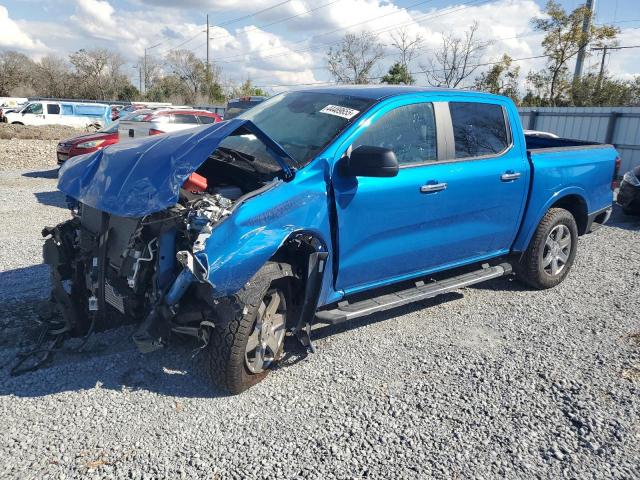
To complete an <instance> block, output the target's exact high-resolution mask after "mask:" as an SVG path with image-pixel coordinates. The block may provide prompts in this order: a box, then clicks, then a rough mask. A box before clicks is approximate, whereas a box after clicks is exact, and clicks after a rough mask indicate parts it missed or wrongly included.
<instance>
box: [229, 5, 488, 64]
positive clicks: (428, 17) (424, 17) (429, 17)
mask: <svg viewBox="0 0 640 480" xmlns="http://www.w3.org/2000/svg"><path fill="white" fill-rule="evenodd" d="M427 1H433V0H427ZM490 1H492V0H470V1H468V2H466V3H463V4H462V5H461V6H460V7H455V8H452V9H450V10H449V11H445V12H442V13H440V14H438V15H432V14H427V15H422V16H419V17H417V18H415V19H412V20H410V21H405V22H401V23H397V24H394V25H391V26H388V27H384V28H382V29H378V30H372V31H370V33H384V32H387V31H390V30H393V29H395V28H398V27H400V26H404V25H412V24H421V23H424V22H425V21H427V20H432V19H434V18H438V17H442V16H445V15H450V14H452V13H455V12H457V11H460V10H464V9H466V8H467V7H468V6H470V5H471V6H479V5H482V4H484V3H488V2H490ZM422 3H426V2H424V1H423V2H419V4H422ZM415 5H416V4H414V5H411V6H409V7H406V8H413V7H414V6H415ZM401 11H402V10H396V11H395V12H391V13H399V12H401ZM391 13H388V14H385V15H380V16H377V17H373V18H370V19H369V20H365V21H363V22H358V23H355V24H352V25H349V26H346V27H342V28H338V29H335V30H331V31H329V32H325V33H321V34H318V35H314V36H312V37H311V38H308V39H304V40H300V41H297V42H292V43H293V44H299V43H304V42H307V41H309V40H312V39H315V38H318V37H322V36H326V35H329V34H332V33H336V32H338V31H340V30H347V29H349V28H352V27H354V26H358V25H361V24H363V23H368V22H371V21H373V20H377V19H378V18H382V17H385V16H388V15H390V14H391ZM341 41H342V40H338V41H334V42H328V43H321V44H316V45H313V46H311V47H305V48H301V49H297V50H287V51H285V52H281V53H275V54H272V55H267V56H263V57H260V59H261V60H265V59H268V58H275V57H280V56H283V55H290V54H292V53H303V52H307V51H312V50H316V49H318V48H321V47H327V46H330V45H336V44H338V43H340V42H341ZM284 48H287V47H276V48H275V49H284ZM275 49H274V48H270V49H267V50H266V51H270V50H275ZM260 53H263V52H262V51H258V52H253V53H239V54H235V55H230V56H226V57H221V58H218V61H224V60H228V59H232V58H238V57H245V56H246V57H248V58H252V57H256V56H259V54H260Z"/></svg>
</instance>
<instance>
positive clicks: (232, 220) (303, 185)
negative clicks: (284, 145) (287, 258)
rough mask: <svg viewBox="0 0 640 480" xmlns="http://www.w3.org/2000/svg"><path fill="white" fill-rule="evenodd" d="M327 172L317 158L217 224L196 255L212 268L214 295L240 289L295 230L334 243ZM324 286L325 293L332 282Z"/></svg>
mask: <svg viewBox="0 0 640 480" xmlns="http://www.w3.org/2000/svg"><path fill="white" fill-rule="evenodd" d="M327 171H328V163H327V162H326V160H324V159H317V160H315V161H314V162H312V163H311V164H310V165H308V166H307V167H305V168H304V169H302V170H300V171H298V172H297V173H296V176H295V178H294V179H293V180H291V181H290V182H287V183H286V184H285V183H284V182H280V183H279V184H277V185H275V186H274V187H273V188H271V189H269V190H267V191H265V192H263V193H261V194H259V195H257V196H256V197H253V198H251V199H249V200H248V201H246V202H245V203H243V204H241V205H240V206H239V207H237V208H236V209H235V210H234V212H233V214H232V215H230V216H229V217H227V218H226V219H224V220H223V221H222V222H220V223H219V224H218V225H216V226H215V228H214V229H213V232H212V234H211V236H210V237H209V238H208V239H207V240H206V242H205V245H204V250H203V251H201V252H198V253H197V254H196V257H197V258H198V260H200V262H201V263H202V265H203V266H205V268H206V269H207V270H208V280H209V282H210V283H211V284H212V286H213V289H214V295H215V296H216V297H220V296H226V295H230V294H233V293H235V292H237V291H238V290H239V289H241V288H242V287H243V286H244V285H245V284H246V283H247V282H248V281H249V280H250V279H251V277H253V275H254V274H255V273H256V272H257V271H258V270H259V269H260V268H261V267H262V266H263V265H264V264H265V263H266V262H267V261H268V260H269V259H270V258H271V257H273V255H274V254H275V253H276V252H277V251H278V249H279V248H280V247H282V245H283V244H284V243H285V242H286V241H287V239H289V238H290V237H291V236H292V235H293V234H295V233H297V232H305V233H309V234H312V235H314V236H315V237H317V238H318V239H319V240H320V242H321V243H322V244H323V245H330V239H331V227H330V223H329V213H328V212H329V211H330V208H329V195H328V193H327V183H326V181H325V177H326V172H327ZM285 186H286V188H284V187H285ZM310 225H313V228H312V229H310V228H309V226H310ZM329 250H331V249H329ZM330 262H331V259H329V260H328V264H330ZM325 277H330V275H326V276H325ZM325 287H326V288H325V289H324V290H325V291H324V294H325V295H326V294H328V289H329V288H330V287H329V285H328V284H325Z"/></svg>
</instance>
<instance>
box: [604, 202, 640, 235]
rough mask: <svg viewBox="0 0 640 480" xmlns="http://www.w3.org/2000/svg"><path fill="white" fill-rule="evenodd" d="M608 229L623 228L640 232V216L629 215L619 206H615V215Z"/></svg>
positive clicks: (609, 222) (613, 214) (612, 216)
mask: <svg viewBox="0 0 640 480" xmlns="http://www.w3.org/2000/svg"><path fill="white" fill-rule="evenodd" d="M606 225H607V227H614V228H621V229H623V230H631V231H637V232H640V215H638V216H636V215H627V214H625V213H624V212H623V211H622V207H620V205H618V204H614V205H613V213H612V214H611V218H610V219H609V221H608V222H607V224H606Z"/></svg>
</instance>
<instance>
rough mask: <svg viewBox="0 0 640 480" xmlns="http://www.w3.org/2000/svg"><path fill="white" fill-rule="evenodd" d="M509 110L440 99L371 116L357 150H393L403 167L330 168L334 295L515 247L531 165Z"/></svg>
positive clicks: (356, 142) (497, 103)
mask: <svg viewBox="0 0 640 480" xmlns="http://www.w3.org/2000/svg"><path fill="white" fill-rule="evenodd" d="M464 98H470V97H469V96H465V97H464ZM429 110H431V111H432V112H433V114H430V113H429ZM506 112H507V109H506V108H505V105H503V104H501V103H500V101H499V100H496V101H487V102H483V103H481V102H451V103H448V102H444V101H443V102H422V103H421V104H414V105H413V106H411V105H397V106H394V108H392V109H390V110H389V111H387V112H386V113H383V114H377V115H376V114H374V115H373V116H372V118H371V119H370V120H369V122H370V124H369V125H368V126H366V128H365V129H364V130H363V132H362V133H361V134H359V135H358V136H357V137H356V138H354V139H353V140H352V143H351V145H352V147H355V146H358V145H374V146H382V147H386V148H390V149H392V150H393V151H394V152H395V153H396V156H397V158H398V160H399V163H400V171H399V174H398V175H397V176H396V177H393V178H364V177H357V178H343V177H340V174H339V171H338V170H334V171H335V172H336V173H335V174H334V192H335V201H336V208H337V216H338V223H339V228H338V236H339V239H338V240H339V241H338V247H339V249H338V255H339V273H338V277H337V282H336V288H337V289H339V290H344V291H345V292H346V293H347V294H349V293H355V292H358V291H361V290H365V289H368V288H372V287H376V286H379V285H384V284H387V283H393V282H396V281H399V280H402V279H406V278H411V277H413V276H417V275H420V274H422V273H427V272H431V271H438V270H444V269H447V268H452V267H455V266H459V265H463V264H466V263H471V262H474V261H480V260H484V259H487V258H491V257H495V256H498V255H500V254H502V253H506V252H507V251H509V248H510V246H511V243H512V242H513V239H514V238H515V235H516V232H517V227H518V225H519V222H520V217H521V215H522V209H523V206H524V200H525V195H526V191H527V185H528V173H529V167H528V163H527V160H526V155H525V154H524V150H523V149H522V146H521V145H520V143H521V142H519V141H518V142H517V143H518V145H514V142H513V139H512V136H511V133H510V127H509V124H508V119H507V115H506ZM435 119H437V123H434V120H435ZM514 121H517V119H514ZM365 123H366V122H365ZM436 139H437V142H436ZM345 148H346V147H345Z"/></svg>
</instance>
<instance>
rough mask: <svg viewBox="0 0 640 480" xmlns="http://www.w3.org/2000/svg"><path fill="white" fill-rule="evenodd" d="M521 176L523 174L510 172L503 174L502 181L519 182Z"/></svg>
mask: <svg viewBox="0 0 640 480" xmlns="http://www.w3.org/2000/svg"><path fill="white" fill-rule="evenodd" d="M521 175H522V174H521V173H520V172H512V171H508V172H505V173H503V174H502V175H501V176H500V180H502V181H503V182H512V181H514V180H518V179H519V178H520V176H521Z"/></svg>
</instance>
